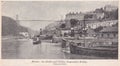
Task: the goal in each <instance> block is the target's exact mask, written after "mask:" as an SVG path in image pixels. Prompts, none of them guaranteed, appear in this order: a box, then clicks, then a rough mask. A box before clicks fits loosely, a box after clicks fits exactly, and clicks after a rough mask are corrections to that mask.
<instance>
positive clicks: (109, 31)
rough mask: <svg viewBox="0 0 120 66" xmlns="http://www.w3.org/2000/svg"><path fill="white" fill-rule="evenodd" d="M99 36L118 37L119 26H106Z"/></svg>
mask: <svg viewBox="0 0 120 66" xmlns="http://www.w3.org/2000/svg"><path fill="white" fill-rule="evenodd" d="M98 37H101V38H118V27H111V26H110V27H106V28H103V29H102V30H101V31H100V32H99V33H98Z"/></svg>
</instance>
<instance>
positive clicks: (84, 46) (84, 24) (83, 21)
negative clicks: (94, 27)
mask: <svg viewBox="0 0 120 66" xmlns="http://www.w3.org/2000/svg"><path fill="white" fill-rule="evenodd" d="M85 18H86V16H84V19H83V24H84V25H83V33H84V34H83V35H84V36H83V40H84V45H83V46H84V47H85V46H86V45H85V44H86V41H85V26H86V24H85Z"/></svg>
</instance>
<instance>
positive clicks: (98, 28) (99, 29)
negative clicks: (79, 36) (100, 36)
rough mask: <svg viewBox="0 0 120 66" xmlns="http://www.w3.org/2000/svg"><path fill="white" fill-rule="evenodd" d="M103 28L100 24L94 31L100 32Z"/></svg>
mask: <svg viewBox="0 0 120 66" xmlns="http://www.w3.org/2000/svg"><path fill="white" fill-rule="evenodd" d="M102 29H103V27H102V26H99V27H97V28H96V29H94V31H95V32H99V31H101V30H102Z"/></svg>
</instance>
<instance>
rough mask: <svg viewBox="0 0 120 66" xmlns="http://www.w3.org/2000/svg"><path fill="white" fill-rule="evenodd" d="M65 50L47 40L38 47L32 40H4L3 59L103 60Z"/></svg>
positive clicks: (58, 44)
mask: <svg viewBox="0 0 120 66" xmlns="http://www.w3.org/2000/svg"><path fill="white" fill-rule="evenodd" d="M63 50H64V49H63V48H61V44H60V43H51V41H46V40H45V41H42V43H41V44H37V45H33V43H32V40H31V39H19V40H18V39H4V40H2V59H102V58H101V57H95V56H84V55H76V54H71V53H69V52H64V51H63ZM108 59H109V58H108Z"/></svg>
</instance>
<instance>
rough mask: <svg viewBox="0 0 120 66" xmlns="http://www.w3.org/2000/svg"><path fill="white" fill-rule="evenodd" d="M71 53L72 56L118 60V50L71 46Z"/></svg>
mask: <svg viewBox="0 0 120 66" xmlns="http://www.w3.org/2000/svg"><path fill="white" fill-rule="evenodd" d="M70 52H71V53H72V54H80V55H89V56H93V55H94V56H101V57H116V58H118V49H96V48H85V47H79V46H76V45H73V44H70Z"/></svg>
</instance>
